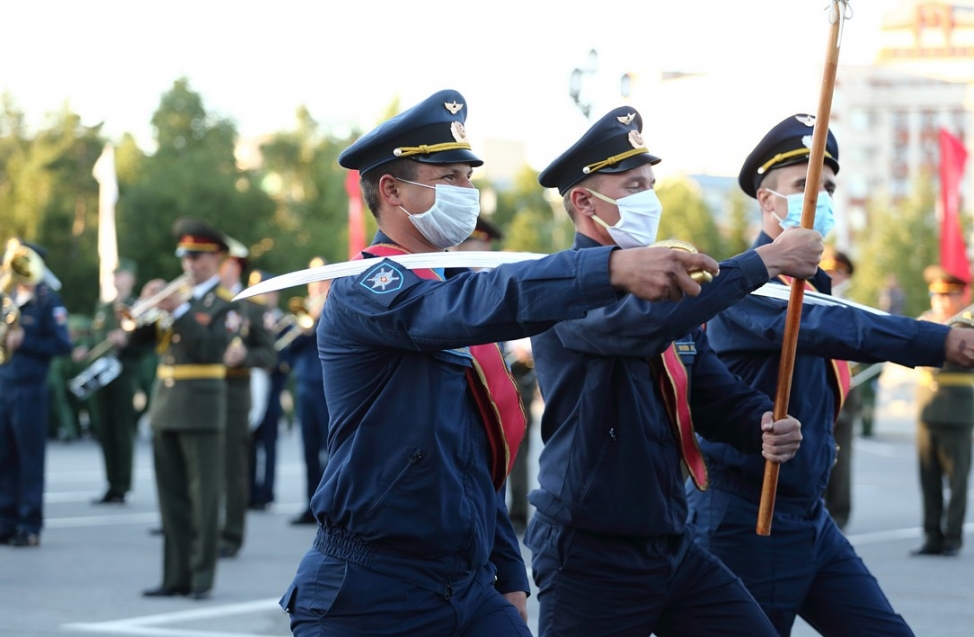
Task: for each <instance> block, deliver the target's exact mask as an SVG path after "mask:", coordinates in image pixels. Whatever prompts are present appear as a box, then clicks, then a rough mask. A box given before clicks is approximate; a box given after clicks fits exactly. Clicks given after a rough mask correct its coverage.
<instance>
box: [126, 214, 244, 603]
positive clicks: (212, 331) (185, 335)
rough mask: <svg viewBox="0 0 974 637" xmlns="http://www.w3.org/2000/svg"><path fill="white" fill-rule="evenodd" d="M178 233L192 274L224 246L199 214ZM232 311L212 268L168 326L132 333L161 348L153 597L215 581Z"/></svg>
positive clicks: (180, 252) (154, 412) (199, 589)
mask: <svg viewBox="0 0 974 637" xmlns="http://www.w3.org/2000/svg"><path fill="white" fill-rule="evenodd" d="M174 234H175V235H176V236H177V237H179V243H178V247H177V251H176V255H177V256H179V257H180V258H182V259H183V263H184V269H186V267H187V262H186V259H192V260H193V264H194V265H192V266H190V267H191V269H192V270H193V271H194V272H196V274H195V275H194V276H201V275H202V274H201V273H202V271H203V270H205V269H206V268H202V269H200V270H197V266H196V265H195V264H196V263H197V262H198V261H197V260H198V259H201V258H203V255H207V254H208V255H215V254H217V253H220V252H225V251H226V249H227V244H226V241H225V240H224V236H223V234H222V233H220V232H219V231H217V230H215V229H213V228H210V227H209V226H207V225H206V224H204V223H202V222H198V221H196V220H192V219H180V220H178V221H177V222H176V225H175V227H174ZM206 261H207V263H209V261H210V257H209V256H207V257H206ZM232 309H233V304H232V303H231V297H230V295H229V294H227V293H226V291H224V290H223V289H222V288H220V287H219V278H218V277H217V276H216V269H215V267H214V268H213V274H212V276H211V278H209V279H207V280H206V281H203V282H200V283H198V284H197V285H195V287H194V288H193V293H192V295H191V296H190V297H189V300H187V301H186V302H184V303H183V304H182V305H180V306H179V307H178V308H176V309H175V310H174V311H173V313H172V320H171V321H169V322H168V323H169V325H168V326H163V325H162V324H161V323H159V324H156V325H155V326H149V327H148V328H142V329H140V330H137V332H136V335H135V336H138V335H142V334H145V333H147V332H149V333H150V334H152V335H154V336H155V338H156V339H157V343H158V344H157V347H156V350H157V351H158V353H159V367H158V368H157V370H156V383H155V387H154V389H153V394H152V399H151V407H150V409H149V418H150V423H151V425H152V446H153V459H154V464H155V472H156V488H157V491H158V494H159V512H160V513H161V515H162V531H163V536H164V538H165V548H164V552H163V578H162V585H161V586H160V587H159V588H155V589H149V590H146V591H143V595H146V596H149V597H169V596H173V595H190V596H192V597H194V598H195V599H205V598H207V597H208V596H209V592H210V589H212V587H213V582H214V578H215V575H216V562H217V546H218V538H219V524H220V520H219V512H220V500H221V495H222V492H223V432H224V429H225V426H226V409H227V397H226V395H227V384H226V367H225V366H224V364H223V356H224V353H225V352H226V349H227V345H228V343H229V341H230V337H231V331H230V330H231V326H230V325H229V324H228V316H229V315H230V312H231V311H232ZM150 330H151V331H150ZM133 340H136V339H133Z"/></svg>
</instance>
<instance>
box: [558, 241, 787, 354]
mask: <svg viewBox="0 0 974 637" xmlns="http://www.w3.org/2000/svg"><path fill="white" fill-rule="evenodd" d="M767 280H768V270H767V268H766V267H765V265H764V262H763V261H762V260H761V257H760V256H758V254H757V253H756V252H754V251H753V250H751V251H749V252H745V253H744V254H742V255H739V256H737V257H734V258H733V259H729V260H727V261H724V262H722V263H721V264H720V274H719V275H718V276H717V278H716V279H714V281H713V282H712V283H708V284H705V285H703V286H702V290H701V293H700V294H699V295H698V296H696V297H687V298H684V299H683V300H682V301H679V302H675V301H665V302H656V303H653V302H649V301H643V300H642V299H639V298H636V297H634V296H632V295H627V296H626V297H625V298H624V299H622V300H621V301H619V302H617V303H613V304H612V305H610V306H608V307H603V308H599V309H596V310H592V311H590V312H589V313H588V314H587V315H586V316H585V317H584V318H581V319H576V320H571V321H565V322H563V323H559V324H558V325H557V326H556V327H555V333H556V334H557V335H558V338H559V340H561V343H562V345H564V346H565V347H566V348H568V349H569V350H573V351H576V352H581V353H583V354H593V355H596V356H654V355H656V354H659V353H660V352H662V351H663V350H664V349H666V348H667V347H668V346H669V344H670V343H672V342H673V341H674V340H676V339H677V338H680V337H681V336H684V335H686V334H688V333H689V332H691V331H692V330H694V329H695V328H697V327H699V326H701V325H702V324H703V323H705V322H707V321H709V320H710V319H711V318H713V317H714V316H716V315H717V313H718V312H720V311H721V310H722V309H724V308H726V307H728V306H729V305H731V304H733V303H736V302H738V301H740V300H741V299H743V298H744V297H746V296H747V295H748V294H750V293H751V292H752V291H753V290H755V289H757V288H759V287H760V286H761V285H763V284H764V283H765V282H767Z"/></svg>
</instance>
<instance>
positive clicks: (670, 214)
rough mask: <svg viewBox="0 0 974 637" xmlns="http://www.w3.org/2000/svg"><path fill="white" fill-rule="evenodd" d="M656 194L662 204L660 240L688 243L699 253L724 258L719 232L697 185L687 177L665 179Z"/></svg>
mask: <svg viewBox="0 0 974 637" xmlns="http://www.w3.org/2000/svg"><path fill="white" fill-rule="evenodd" d="M656 194H657V196H659V200H660V203H662V204H663V217H662V219H661V220H660V224H659V232H658V233H657V235H656V236H657V238H658V239H660V240H664V239H679V240H681V241H687V242H689V243H691V244H693V245H694V246H696V248H697V250H699V251H700V252H703V253H705V254H709V255H711V256H714V257H718V258H719V257H720V256H721V255H723V254H724V252H725V250H724V245H723V243H724V241H723V238H722V237H721V236H720V230H719V229H718V228H717V224H716V223H715V222H714V217H713V214H712V213H711V211H710V207H709V206H707V202H705V201H704V199H703V195H702V194H701V192H700V187H699V185H697V183H696V182H695V181H693V180H691V179H687V178H685V177H673V178H670V179H665V180H663V181H661V182H660V183H659V184H657V185H656Z"/></svg>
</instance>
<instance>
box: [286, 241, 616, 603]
mask: <svg viewBox="0 0 974 637" xmlns="http://www.w3.org/2000/svg"><path fill="white" fill-rule="evenodd" d="M377 242H381V243H389V240H388V239H387V238H386V237H385V236H384V235H383V234H382V233H381V232H380V233H379V234H378V235H377ZM366 252H368V249H366ZM610 252H611V250H610V249H608V248H606V249H604V250H589V251H585V252H584V253H560V254H556V255H552V256H549V257H546V258H544V259H541V260H538V261H533V262H530V263H517V264H511V265H505V266H501V267H498V268H496V269H494V270H492V271H489V272H476V273H475V272H470V271H467V270H447V271H446V272H445V280H443V281H435V280H429V279H422V278H420V277H419V276H418V275H416V274H415V273H413V272H412V271H410V270H406V269H404V268H402V267H400V266H398V265H396V263H395V262H394V261H391V260H384V261H382V262H381V263H380V264H379V265H377V266H373V267H372V268H370V269H369V270H368V271H366V272H365V273H364V274H362V275H360V276H358V277H348V278H344V279H338V280H336V281H335V282H334V283H333V284H332V287H331V292H330V295H329V299H328V302H327V303H326V304H325V306H324V311H323V314H322V318H321V321H320V323H319V326H318V347H319V350H320V353H321V359H322V365H323V370H324V379H325V392H326V398H327V401H328V409H329V411H330V414H331V421H330V425H329V434H328V451H329V454H330V457H329V461H328V464H327V466H326V467H325V472H324V477H323V478H322V481H321V484H320V486H319V487H318V490H317V492H316V493H315V496H314V498H313V499H312V509H313V511H314V514H315V516H316V517H317V519H318V523H319V531H318V537H317V539H316V541H315V548H314V549H312V550H311V551H309V553H308V554H307V555H306V556H305V558H304V560H303V561H302V564H301V565H300V566H299V569H298V573H297V576H296V577H295V580H294V582H293V584H292V585H291V587H290V589H289V590H288V591H287V593H286V594H285V596H284V599H282V600H281V602H282V606H284V607H285V608H286V609H291V608H294V604H304V603H307V602H308V601H309V600H311V599H312V598H314V600H313V601H314V606H313V610H314V612H316V613H322V612H327V611H328V608H329V607H330V606H331V605H332V603H333V602H334V601H335V595H336V592H337V591H336V590H335V589H333V588H316V586H319V587H320V586H322V584H321V583H320V582H321V581H322V580H330V579H331V576H330V575H327V574H326V573H331V572H332V571H331V565H333V564H334V558H338V559H340V560H342V561H343V563H346V562H347V563H351V564H358V565H360V566H364V567H366V568H368V569H371V570H372V571H374V572H378V573H382V574H385V575H389V576H393V577H396V578H398V579H400V580H404V581H406V582H409V583H412V584H414V585H416V586H418V587H420V588H422V589H425V590H427V591H431V592H433V593H435V594H437V595H441V596H442V597H443V598H444V599H446V600H447V601H449V600H450V598H451V597H452V595H453V594H454V591H463V590H465V589H468V588H469V587H470V586H473V585H476V586H482V585H483V584H484V582H486V583H487V584H486V585H487V586H490V585H491V583H493V582H494V576H495V573H496V583H495V584H494V586H495V588H496V590H497V591H498V592H500V593H502V594H503V593H508V592H516V591H525V592H526V591H529V590H530V589H529V586H528V581H527V574H526V570H525V567H524V562H523V559H522V557H521V552H520V548H519V545H518V540H517V537H516V535H515V532H514V529H513V526H512V525H511V522H510V519H509V518H508V515H507V510H506V507H505V504H504V491H503V489H501V490H500V492H498V489H497V488H495V486H494V483H493V480H492V476H491V473H490V470H489V458H488V453H489V452H488V441H487V434H486V432H485V427H484V424H483V420H482V418H481V416H480V413H479V411H478V408H477V406H476V404H475V401H474V398H473V395H472V394H471V390H470V389H469V386H468V384H467V380H466V377H465V373H466V370H467V368H468V367H469V366H471V364H472V361H471V357H470V354H469V350H468V349H467V348H466V346H467V345H471V344H481V343H495V342H501V341H506V340H513V339H516V338H521V337H524V336H527V335H530V334H531V333H534V332H537V331H539V330H542V329H546V328H547V327H550V326H551V325H552V323H553V322H554V321H556V320H558V319H561V318H565V317H567V316H576V317H577V316H582V315H583V314H584V313H585V311H587V310H589V309H592V308H595V307H598V306H601V305H606V304H608V303H610V302H612V301H613V300H615V299H616V298H617V297H618V295H617V293H616V292H615V291H614V290H613V289H612V287H611V286H610V285H609V278H608V261H609V254H610ZM326 556H327V557H326ZM323 564H324V565H326V566H329V570H327V571H324V570H322V565H323ZM334 568H339V567H338V566H337V565H336V566H334ZM341 568H342V572H344V568H345V567H344V566H342V567H341ZM316 582H318V583H317V584H316ZM315 591H317V594H316V593H315ZM338 599H341V598H340V597H339V598H338Z"/></svg>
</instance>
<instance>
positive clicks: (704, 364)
mask: <svg viewBox="0 0 974 637" xmlns="http://www.w3.org/2000/svg"><path fill="white" fill-rule="evenodd" d="M694 342H695V344H696V348H697V355H696V358H695V360H694V363H693V376H692V380H691V383H692V384H691V387H690V406H691V409H692V413H693V424H694V428H695V429H696V430H697V432H699V433H700V434H701V435H702V436H703V437H704V438H707V439H708V440H713V441H716V442H726V443H728V444H730V445H731V446H733V447H736V448H737V449H739V450H741V451H743V452H745V453H760V451H761V443H762V432H761V417H762V415H763V414H764V412H766V411H773V409H774V404H773V403H772V402H771V400H770V399H769V398H768V397H767V396H766V395H765V394H764V393H763V392H759V391H757V390H755V389H752V388H751V387H750V386H749V385H748V384H747V383H745V382H744V381H743V380H742V379H741V378H740V377H739V376H737V375H735V374H733V373H732V372H731V371H730V370H729V369H727V366H726V365H724V363H723V361H721V360H720V358H719V357H718V356H717V354H716V352H714V350H713V348H711V347H710V344H709V343H708V342H707V337H706V334H705V333H704V331H703V330H697V331H696V332H695V333H694Z"/></svg>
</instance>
